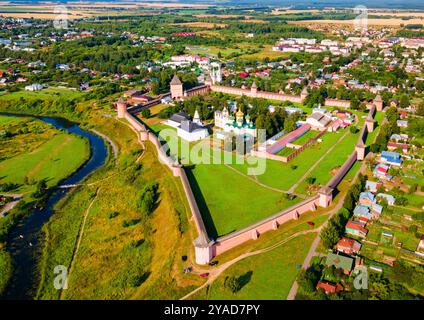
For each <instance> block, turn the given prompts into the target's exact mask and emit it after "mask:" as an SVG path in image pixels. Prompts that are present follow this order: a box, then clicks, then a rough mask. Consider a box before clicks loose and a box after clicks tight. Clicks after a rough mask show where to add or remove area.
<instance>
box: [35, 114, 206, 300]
mask: <svg viewBox="0 0 424 320" xmlns="http://www.w3.org/2000/svg"><path fill="white" fill-rule="evenodd" d="M90 124H91V125H92V126H93V128H95V129H96V130H97V131H99V132H101V133H104V134H108V133H109V132H114V135H113V136H111V137H110V138H111V139H112V141H113V142H114V144H115V145H116V146H117V148H118V158H117V159H116V160H114V159H113V157H110V158H109V160H108V162H107V163H106V164H105V165H104V166H103V167H102V168H100V169H98V170H97V171H96V172H95V173H94V174H93V175H91V176H90V177H88V178H87V180H86V181H85V184H84V186H81V187H80V188H77V189H75V190H73V191H72V192H70V193H69V194H68V195H67V196H66V197H65V198H64V199H62V201H61V202H60V203H59V204H58V205H57V207H56V208H55V210H56V213H55V215H54V216H53V217H52V219H51V220H50V222H49V223H48V224H46V225H45V226H44V228H43V232H44V233H45V246H44V249H43V252H42V256H41V259H40V262H39V274H40V276H41V279H40V285H39V288H38V294H37V299H76V298H77V299H112V298H113V299H131V298H134V299H172V298H178V297H180V296H181V295H183V294H184V293H185V292H187V290H191V289H192V288H193V286H195V285H198V284H199V283H201V279H200V278H198V277H193V278H182V277H181V275H182V267H180V266H179V263H180V261H181V259H177V257H179V256H180V255H187V256H189V259H193V256H192V255H193V253H192V252H191V250H188V248H190V247H191V246H190V245H191V242H192V240H193V239H194V238H195V236H196V235H195V234H192V230H194V229H192V228H189V220H188V214H189V210H188V204H187V202H186V199H185V196H184V193H183V190H182V186H181V185H180V183H179V181H178V179H177V178H175V177H173V176H172V174H171V172H170V171H169V170H167V169H166V168H165V166H164V165H162V164H160V163H159V162H158V160H157V155H156V151H155V148H154V147H153V145H151V144H150V143H148V142H146V144H145V145H140V144H139V143H138V141H137V139H136V135H135V134H134V132H133V131H132V130H131V128H130V126H129V124H128V123H127V122H126V121H123V120H122V121H121V120H119V121H117V120H111V119H107V118H105V117H102V116H101V115H100V114H97V115H96V117H93V120H92V122H91V123H90ZM151 181H156V182H158V184H159V199H158V201H157V203H156V206H155V209H154V211H153V213H152V214H151V216H149V217H148V218H147V220H145V219H144V218H142V216H141V213H140V209H138V207H137V205H136V203H137V198H138V196H139V191H140V190H141V189H142V188H143V186H144V185H145V184H146V183H147V182H151ZM84 221H85V222H84ZM82 225H84V228H83V229H82V228H81V226H82ZM64 230H66V232H64ZM79 238H80V245H79V246H76V243H77V239H79ZM77 248H78V249H77ZM57 264H63V265H67V266H68V267H70V275H69V288H68V290H66V291H63V292H62V293H60V292H58V291H57V290H55V289H54V288H53V286H52V283H53V282H52V281H53V277H54V276H55V275H54V274H53V273H51V272H49V271H48V270H52V268H53V267H54V266H55V265H57Z"/></svg>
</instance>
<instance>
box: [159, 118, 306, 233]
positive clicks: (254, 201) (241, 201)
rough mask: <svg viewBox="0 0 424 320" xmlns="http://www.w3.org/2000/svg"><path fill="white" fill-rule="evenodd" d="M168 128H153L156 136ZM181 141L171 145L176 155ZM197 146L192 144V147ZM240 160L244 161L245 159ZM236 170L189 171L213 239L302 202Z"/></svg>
mask: <svg viewBox="0 0 424 320" xmlns="http://www.w3.org/2000/svg"><path fill="white" fill-rule="evenodd" d="M165 128H168V129H170V127H167V126H165V125H161V124H156V125H154V126H153V127H152V129H153V130H155V131H156V133H158V132H159V131H160V130H161V129H165ZM171 130H174V129H172V128H171ZM180 140H181V139H178V146H177V145H175V144H173V143H171V142H170V141H168V143H169V147H170V149H171V153H172V154H176V151H175V150H176V149H175V148H178V150H181V141H180ZM194 145H195V144H194V143H192V144H190V147H193V146H194ZM209 159H210V158H209ZM221 159H222V158H221ZM235 159H236V157H235V156H233V160H235ZM239 159H242V160H243V158H241V157H239ZM232 166H233V165H227V164H224V163H222V164H207V163H200V164H190V165H188V166H187V167H186V173H187V176H188V178H189V180H190V184H191V187H192V189H193V192H194V194H195V197H196V201H197V203H198V205H199V209H200V210H201V212H202V215H203V219H204V221H205V224H206V226H207V229H208V233H209V235H210V236H212V237H217V236H222V235H224V234H227V233H230V232H232V231H235V230H238V229H240V228H243V227H246V226H248V225H249V224H252V223H254V222H257V221H259V220H261V219H264V218H266V217H268V216H270V215H272V214H274V213H277V212H278V211H281V210H282V209H284V208H287V207H289V206H291V205H293V204H295V203H297V202H299V201H300V200H301V199H294V200H288V199H286V198H285V196H284V192H282V191H279V190H272V189H270V188H267V187H264V186H261V185H260V184H258V183H257V182H256V181H255V180H254V179H253V178H252V177H251V176H247V175H245V174H244V173H240V172H238V171H236V170H234V168H232ZM246 166H247V164H246ZM246 170H247V168H246ZM252 179H253V180H252ZM223 186H225V187H223ZM247 203H248V204H249V205H246V204H247Z"/></svg>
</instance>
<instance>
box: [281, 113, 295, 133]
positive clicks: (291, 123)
mask: <svg viewBox="0 0 424 320" xmlns="http://www.w3.org/2000/svg"><path fill="white" fill-rule="evenodd" d="M296 128H297V127H296V118H295V117H294V116H293V115H290V116H289V117H288V118H287V119H286V120H285V121H284V131H285V132H292V131H293V130H296Z"/></svg>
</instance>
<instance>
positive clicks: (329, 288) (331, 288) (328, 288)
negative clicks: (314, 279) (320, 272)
mask: <svg viewBox="0 0 424 320" xmlns="http://www.w3.org/2000/svg"><path fill="white" fill-rule="evenodd" d="M316 288H317V290H319V289H322V290H324V292H325V294H330V293H338V292H340V291H343V286H342V285H341V284H339V283H336V284H334V283H331V282H328V281H322V280H320V281H318V284H317V287H316Z"/></svg>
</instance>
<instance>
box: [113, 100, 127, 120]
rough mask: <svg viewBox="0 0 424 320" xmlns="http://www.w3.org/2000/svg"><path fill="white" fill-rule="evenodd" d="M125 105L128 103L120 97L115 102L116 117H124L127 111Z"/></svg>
mask: <svg viewBox="0 0 424 320" xmlns="http://www.w3.org/2000/svg"><path fill="white" fill-rule="evenodd" d="M127 107H128V105H127V103H126V102H125V100H124V99H123V98H122V97H121V98H119V100H118V102H117V103H116V109H117V111H118V118H125V114H126V113H127Z"/></svg>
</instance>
